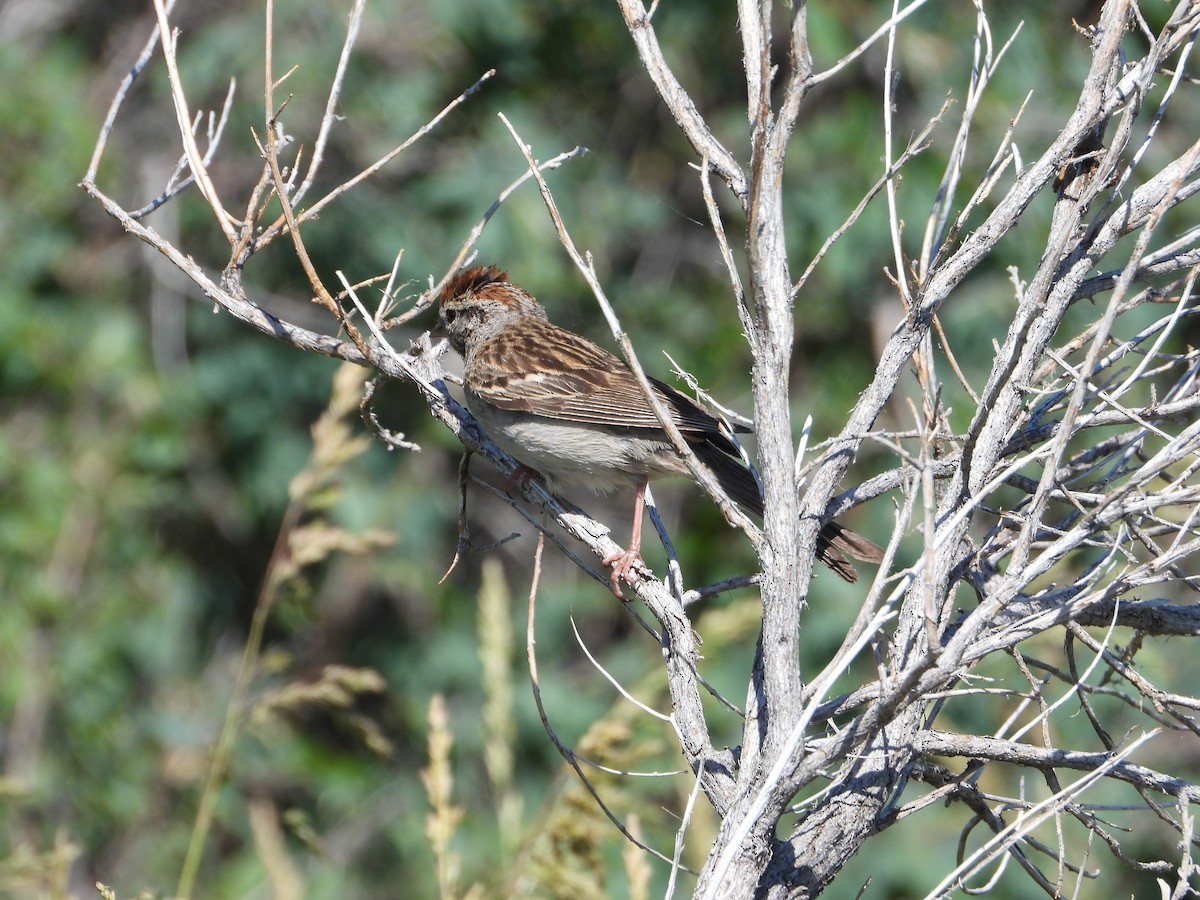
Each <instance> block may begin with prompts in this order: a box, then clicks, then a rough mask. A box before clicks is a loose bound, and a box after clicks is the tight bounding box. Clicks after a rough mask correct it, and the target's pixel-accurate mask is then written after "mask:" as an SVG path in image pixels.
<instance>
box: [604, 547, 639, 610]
mask: <svg viewBox="0 0 1200 900" xmlns="http://www.w3.org/2000/svg"><path fill="white" fill-rule="evenodd" d="M603 562H604V565H606V566H612V577H611V578H610V579H609V583H610V584H611V585H612V592H613V593H614V594H616V595H617V599H619V600H624V599H625V595H624V594H623V593H621V582H622V581H624V582H625V583H626V584H633V573H634V570H635V569H645V568H646V563H645V562H643V560H642V554H641V553H640V552H638V550H637V549H636V548H634V547H630V548H629V549H628V550H622V551H620V552H619V553H613V554H612V555H611V556H606V557H604V560H603Z"/></svg>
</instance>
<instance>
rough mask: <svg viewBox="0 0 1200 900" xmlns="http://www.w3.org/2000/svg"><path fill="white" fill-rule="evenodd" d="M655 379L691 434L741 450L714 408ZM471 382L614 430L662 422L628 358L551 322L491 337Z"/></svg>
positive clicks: (520, 403) (515, 405) (480, 389)
mask: <svg viewBox="0 0 1200 900" xmlns="http://www.w3.org/2000/svg"><path fill="white" fill-rule="evenodd" d="M530 325H536V327H529V326H530ZM551 361H552V362H551ZM650 381H651V383H652V384H653V385H654V387H655V388H656V389H657V391H658V393H659V397H660V398H661V399H662V401H663V403H664V404H665V405H666V407H667V410H668V411H669V412H670V414H671V418H672V420H673V421H674V422H675V425H676V427H678V428H679V430H680V431H681V432H682V433H683V434H684V435H685V436H694V437H701V436H703V437H704V438H705V439H707V440H712V441H714V442H715V443H716V444H717V445H718V446H720V447H721V449H722V450H724V451H725V452H727V453H735V452H736V450H735V449H734V447H733V445H732V444H730V443H729V442H728V441H727V440H726V439H725V438H724V436H723V435H722V434H721V432H720V424H719V423H718V421H717V420H716V419H715V418H713V416H712V415H710V414H709V413H708V412H707V411H706V410H704V409H703V408H702V407H700V406H699V405H698V404H697V403H695V402H694V401H692V400H690V399H688V398H687V397H686V396H684V395H683V394H681V393H679V392H678V391H677V390H675V389H674V388H672V387H670V386H669V385H666V384H663V383H662V382H661V381H656V380H655V379H653V378H652V379H650ZM466 382H467V387H468V388H470V389H471V391H473V392H474V393H475V394H477V395H479V396H480V398H481V399H483V400H485V401H486V402H488V403H490V404H491V405H493V406H495V407H498V408H500V409H507V410H512V411H514V412H528V413H532V414H533V415H538V416H544V417H545V418H547V419H558V420H560V421H566V422H580V423H584V424H591V425H598V426H608V427H614V428H651V429H660V428H661V427H662V426H661V425H660V424H659V422H658V417H657V416H655V415H654V410H652V409H651V408H650V405H649V404H648V403H647V402H646V398H645V397H644V396H642V389H641V387H640V386H639V385H638V383H637V379H636V378H634V377H633V373H632V372H631V371H630V370H629V368H628V367H627V366H626V365H625V363H624V362H622V361H621V360H619V359H617V358H616V357H615V356H613V355H612V354H611V353H609V352H608V351H607V350H605V349H603V348H602V347H598V346H596V345H595V344H593V343H591V342H590V341H586V340H584V339H582V338H580V337H579V336H578V335H575V334H572V333H571V332H569V331H566V330H564V329H562V328H559V327H558V326H556V325H553V324H551V323H549V322H536V323H531V322H528V321H527V322H526V323H525V324H524V325H523V326H522V328H521V329H520V330H519V331H518V330H516V329H508V330H506V331H502V332H501V333H500V334H498V335H496V336H495V337H492V338H490V339H489V340H487V341H485V342H484V343H483V344H481V345H480V346H479V347H478V348H477V349H476V351H475V353H474V354H473V356H472V358H471V361H470V363H469V365H468V367H467V371H466Z"/></svg>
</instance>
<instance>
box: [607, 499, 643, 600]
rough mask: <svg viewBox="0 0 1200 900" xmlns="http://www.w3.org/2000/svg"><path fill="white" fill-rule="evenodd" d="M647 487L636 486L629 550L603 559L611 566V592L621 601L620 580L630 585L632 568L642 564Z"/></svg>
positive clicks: (622, 596)
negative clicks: (643, 517) (643, 518)
mask: <svg viewBox="0 0 1200 900" xmlns="http://www.w3.org/2000/svg"><path fill="white" fill-rule="evenodd" d="M649 485H650V482H649V481H643V482H642V483H641V484H639V485H638V489H637V497H636V498H635V499H634V501H633V533H632V534H631V535H630V537H629V549H628V550H622V551H621V552H620V553H614V554H612V556H606V557H604V565H606V566H612V579H611V581H612V592H613V593H614V594H616V595H617V597H619V598H620V599H621V600H624V599H625V595H624V594H622V593H621V580H622V579H624V580H626V581H629V583H630V584H632V583H633V582H632V581H631V580H630V578H629V576H630V573H631V572H632V571H633V568H634V566H637V565H639V564H641V562H642V514H643V513H644V512H645V510H646V488H647V487H648V486H649Z"/></svg>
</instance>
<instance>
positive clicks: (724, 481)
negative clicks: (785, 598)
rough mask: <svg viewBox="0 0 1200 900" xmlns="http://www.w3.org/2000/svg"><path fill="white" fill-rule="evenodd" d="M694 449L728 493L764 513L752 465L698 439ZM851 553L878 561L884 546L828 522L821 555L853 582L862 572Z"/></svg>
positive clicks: (820, 545)
mask: <svg viewBox="0 0 1200 900" xmlns="http://www.w3.org/2000/svg"><path fill="white" fill-rule="evenodd" d="M692 449H693V450H694V451H695V452H696V456H697V457H698V458H699V459H700V461H701V462H703V463H704V464H705V465H706V466H708V467H709V468H710V469H712V471H713V474H714V475H716V476H717V481H718V482H720V485H721V487H723V488H724V489H725V493H727V494H729V496H730V497H731V498H733V500H734V501H735V502H736V503H737V504H738V505H739V506H741V507H742V508H744V509H746V510H747V511H749V512H752V513H754V514H755V515H756V516H759V517H760V518H761V517H762V514H763V501H762V495H760V494H759V492H758V482H757V481H755V480H754V476H753V475H752V474H751V473H750V470H749V469H747V468H746V467H745V466H743V465H742V464H741V463H740V462H738V461H737V460H735V459H734V458H733V457H731V456H730V455H729V454H727V453H725V452H724V451H722V450H721V449H719V448H717V447H714V446H712V445H711V444H708V443H696V444H693V445H692ZM847 557H852V558H854V559H860V560H862V561H863V562H872V563H877V562H880V561H881V560H882V559H883V549H882V548H881V547H879V545H877V544H875V543H874V542H873V541H869V540H867V539H866V538H865V537H863V536H862V535H861V534H858V533H856V532H853V531H851V530H850V529H849V528H844V527H843V526H841V525H839V524H838V523H837V522H826V523H825V525H824V526H822V528H821V534H820V536H819V537H818V538H817V559H819V560H820V561H821V562H823V563H824V564H825V565H827V566H828V567H829V568H831V569H832V570H833V571H834V572H835V573H836V574H837V575H838V576H839V577H841V578H844V579H845V580H846V581H849V582H850V583H851V584H853V583H854V582H855V581H857V580H858V572H856V571H855V570H854V566H853V565H851V563H850V560H849V559H847Z"/></svg>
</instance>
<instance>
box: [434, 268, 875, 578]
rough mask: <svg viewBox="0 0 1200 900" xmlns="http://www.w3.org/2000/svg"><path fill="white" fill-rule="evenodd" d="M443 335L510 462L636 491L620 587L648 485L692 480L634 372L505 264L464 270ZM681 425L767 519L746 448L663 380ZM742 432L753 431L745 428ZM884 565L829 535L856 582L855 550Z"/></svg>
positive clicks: (444, 308) (446, 295)
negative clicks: (555, 317)
mask: <svg viewBox="0 0 1200 900" xmlns="http://www.w3.org/2000/svg"><path fill="white" fill-rule="evenodd" d="M440 301H441V319H440V322H439V327H438V331H439V332H441V333H444V334H445V335H446V336H447V337H448V338H449V339H450V345H451V346H452V347H454V349H455V350H457V351H458V353H459V354H460V355H461V356H462V357H463V360H464V362H465V363H466V371H465V374H464V378H463V381H464V385H465V389H466V400H467V408H468V409H469V410H470V411H471V414H472V415H473V416H475V418H476V419H478V420H479V423H480V424H481V425H482V426H483V427H484V429H485V430H486V431H487V433H488V434H489V435H490V436H491V438H492V440H494V441H495V442H496V443H497V444H499V445H500V446H501V447H503V448H504V450H506V451H507V452H508V454H509V455H510V456H512V457H513V458H514V459H516V460H517V461H518V462H520V463H522V464H523V465H524V466H526V467H527V468H530V469H534V470H536V471H537V472H538V473H539V474H541V475H542V477H543V478H544V479H545V481H546V484H547V487H549V488H550V489H551V490H552V491H557V490H558V488H559V487H568V486H582V487H587V488H590V489H591V490H593V491H595V492H597V493H607V492H609V491H611V490H614V489H615V488H619V487H626V486H636V487H637V499H636V501H635V504H634V517H633V535H632V539H631V541H630V544H629V549H628V550H626V551H624V552H623V553H617V554H614V555H613V556H610V557H608V558H607V559H605V560H604V564H605V565H611V566H612V588H613V592H614V593H615V594H616V595H617V596H618V597H620V596H622V594H621V588H620V582H621V580H622V578H625V579H628V578H629V574H630V572H631V570H632V569H633V567H634V566H635V565H637V564H638V562H639V561H640V559H641V557H640V553H639V550H640V546H641V531H642V512H643V509H644V506H645V495H646V485H647V484H648V481H649V479H651V478H655V477H657V476H659V475H667V474H684V475H686V474H688V468H687V464H686V463H685V462H684V461H683V458H682V457H680V456H679V454H678V453H676V451H675V449H674V447H672V445H671V443H670V440H669V439H668V437H667V435H666V434H665V433H664V431H663V429H662V425H660V424H659V421H658V418H657V416H655V415H654V410H652V409H651V408H650V405H649V404H648V403H647V402H646V398H645V397H644V396H642V390H641V388H640V387H639V386H638V383H637V379H636V378H634V375H633V373H632V372H631V371H630V369H629V367H628V366H627V365H626V364H625V363H624V362H622V361H621V360H619V359H617V358H616V357H615V356H613V355H612V354H611V353H609V352H608V351H607V350H604V349H602V348H600V347H598V346H596V345H595V344H593V343H592V342H591V341H589V340H587V339H586V338H583V337H580V336H579V335H577V334H574V333H573V332H570V331H567V330H566V329H564V328H559V327H558V326H557V325H552V324H551V323H550V322H549V321H548V320H547V318H546V311H545V310H544V309H542V307H541V304H539V303H538V302H537V301H536V300H535V299H534V298H533V297H532V296H531V295H530V294H529V293H528V292H527V291H524V290H522V289H521V288H519V287H517V285H515V284H513V283H511V282H510V281H509V280H508V274H507V273H506V272H502V271H501V270H500V269H498V268H496V267H495V266H477V267H475V268H473V269H468V270H466V271H465V272H462V273H460V274H459V275H457V276H456V277H455V278H454V279H453V280H451V281H450V282H449V284H447V285H446V287H445V289H444V290H443V291H442V294H441V297H440ZM650 383H651V384H652V385H653V386H654V389H655V391H656V392H657V393H658V399H659V400H660V401H661V402H662V404H663V406H664V407H665V408H666V410H667V411H668V412H669V414H670V416H671V419H672V420H673V421H674V423H675V426H676V427H677V428H678V429H679V431H680V433H681V434H682V435H683V437H684V439H685V440H686V441H687V442H688V444H689V445H690V446H691V448H692V450H693V452H695V454H696V456H697V457H698V458H699V459H700V460H701V461H702V462H703V463H704V464H705V465H706V466H708V467H709V468H710V469H711V470H712V472H713V474H714V475H715V476H716V478H717V481H718V482H719V483H720V484H721V486H722V487H723V488H724V489H725V491H726V492H727V493H728V494H729V496H730V497H732V498H733V499H734V500H736V501H737V502H738V503H739V504H741V505H742V506H743V507H745V508H746V509H747V510H749V511H751V512H753V513H755V514H756V515H759V516H761V515H762V511H763V501H762V497H761V496H760V495H759V491H758V485H757V483H756V482H755V479H754V476H753V475H751V473H750V471H749V470H748V469H747V468H746V467H745V466H743V465H742V463H741V460H740V458H739V456H738V452H737V448H736V447H735V446H734V444H733V442H732V441H730V440H729V438H728V437H726V436H725V435H724V434H723V433H722V432H721V426H720V423H719V422H718V421H717V420H716V419H715V418H713V416H712V415H710V414H709V412H708V411H707V410H705V409H704V408H703V407H702V406H700V405H699V404H697V403H696V402H695V401H693V400H690V399H689V398H687V397H686V396H684V395H683V394H681V393H680V392H679V391H677V390H675V389H674V388H672V387H670V386H669V385H666V384H663V383H662V382H661V381H657V380H655V379H653V378H651V379H650ZM738 430H739V431H747V430H748V429H745V428H740V427H739V428H738ZM843 552H844V553H848V554H850V555H851V556H853V557H855V558H856V559H862V560H867V561H870V562H878V561H879V560H880V559H881V558H882V551H881V550H880V549H879V547H877V546H876V545H875V544H873V543H871V542H870V541H868V540H867V539H866V538H864V537H861V536H860V535H857V534H855V533H854V532H852V531H849V530H847V529H845V528H843V527H842V526H840V525H838V524H837V523H836V522H830V523H828V524H827V525H825V526H824V527H823V528H822V529H821V537H820V540H819V542H818V545H817V556H818V558H819V559H820V560H821V562H823V563H825V565H827V566H829V567H830V568H831V569H833V571H835V572H836V573H837V574H838V575H840V576H841V577H842V578H844V579H846V581H851V582H852V581H854V580H855V579H856V578H857V577H858V576H857V573H856V572H855V571H854V568H853V567H852V566H851V565H850V563H849V562H848V561H847V559H846V557H845V556H844V555H843Z"/></svg>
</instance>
